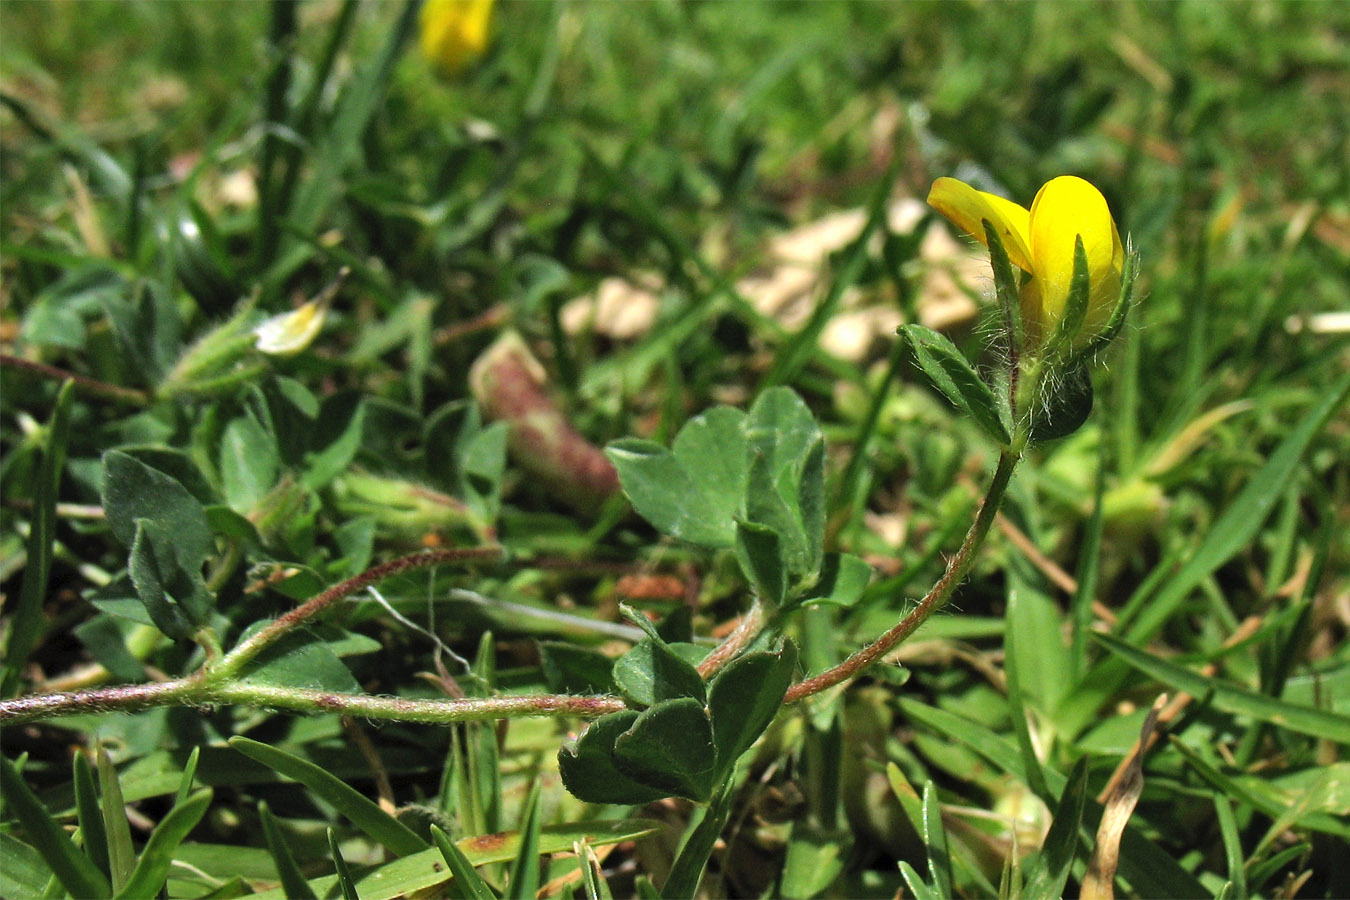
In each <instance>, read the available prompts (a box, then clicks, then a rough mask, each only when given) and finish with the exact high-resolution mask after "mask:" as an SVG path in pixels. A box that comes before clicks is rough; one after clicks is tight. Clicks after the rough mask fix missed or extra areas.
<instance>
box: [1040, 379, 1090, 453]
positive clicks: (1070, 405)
mask: <svg viewBox="0 0 1350 900" xmlns="http://www.w3.org/2000/svg"><path fill="white" fill-rule="evenodd" d="M1091 412H1092V376H1091V373H1090V372H1089V371H1088V367H1087V362H1086V361H1082V362H1079V363H1078V365H1077V366H1075V367H1074V368H1072V369H1068V370H1063V371H1061V372H1058V373H1056V376H1055V378H1054V379H1053V381H1051V380H1046V381H1042V382H1041V389H1040V392H1039V396H1038V397H1037V401H1036V406H1035V408H1034V409H1033V410H1032V412H1031V432H1030V434H1031V441H1032V443H1042V442H1044V441H1053V440H1056V439H1058V438H1062V437H1067V436H1068V435H1071V434H1073V433H1074V432H1075V431H1077V430H1078V429H1079V428H1081V427H1082V425H1083V423H1084V422H1086V421H1087V417H1088V414H1089V413H1091Z"/></svg>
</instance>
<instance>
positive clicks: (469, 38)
mask: <svg viewBox="0 0 1350 900" xmlns="http://www.w3.org/2000/svg"><path fill="white" fill-rule="evenodd" d="M492 4H493V0H427V2H426V3H425V4H423V6H422V9H421V12H420V13H419V14H418V28H419V34H418V43H419V44H420V46H421V48H422V55H423V56H425V57H426V58H427V59H428V60H430V61H431V62H432V63H433V64H434V65H435V66H436V67H437V68H438V69H440V70H441V71H442V72H444V73H446V74H453V73H455V72H458V71H459V70H460V69H462V68H464V67H465V66H466V65H468V64H469V63H471V62H473V61H474V60H475V59H477V58H478V57H479V56H481V55H482V54H483V51H484V50H485V49H487V43H488V25H489V24H490V21H491V18H492Z"/></svg>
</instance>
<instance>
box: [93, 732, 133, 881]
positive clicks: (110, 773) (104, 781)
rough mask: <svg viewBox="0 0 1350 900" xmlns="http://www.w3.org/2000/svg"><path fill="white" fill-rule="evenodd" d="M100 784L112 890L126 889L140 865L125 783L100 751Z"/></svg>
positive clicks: (106, 753)
mask: <svg viewBox="0 0 1350 900" xmlns="http://www.w3.org/2000/svg"><path fill="white" fill-rule="evenodd" d="M98 782H99V788H100V790H101V793H102V794H103V827H104V833H105V834H107V836H108V865H109V867H110V868H111V871H112V889H113V890H114V891H120V890H122V886H123V885H125V884H126V883H127V879H128V878H130V877H131V870H132V869H133V868H135V866H136V848H135V847H134V846H133V845H132V843H131V823H130V822H128V821H127V807H126V802H125V801H124V800H123V799H122V782H121V781H120V780H119V779H118V777H117V770H116V769H114V768H113V764H112V760H111V759H109V758H108V752H107V751H106V750H102V749H100V750H99V751H98Z"/></svg>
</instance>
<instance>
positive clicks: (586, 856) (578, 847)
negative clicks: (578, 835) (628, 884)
mask: <svg viewBox="0 0 1350 900" xmlns="http://www.w3.org/2000/svg"><path fill="white" fill-rule="evenodd" d="M573 852H574V853H576V855H577V860H578V861H579V862H580V863H581V882H582V887H583V888H584V889H585V891H586V900H614V892H613V891H611V890H610V889H609V882H608V881H606V880H605V873H604V872H602V871H601V870H600V860H599V858H598V857H596V855H595V848H594V847H592V846H591V845H590V843H589V842H588V841H578V842H577V843H576V844H574V845H573Z"/></svg>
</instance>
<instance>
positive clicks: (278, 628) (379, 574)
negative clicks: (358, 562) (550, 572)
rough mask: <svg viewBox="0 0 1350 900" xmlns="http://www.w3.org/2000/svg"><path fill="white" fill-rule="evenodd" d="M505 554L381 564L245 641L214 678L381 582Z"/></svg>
mask: <svg viewBox="0 0 1350 900" xmlns="http://www.w3.org/2000/svg"><path fill="white" fill-rule="evenodd" d="M504 555H505V554H504V552H503V550H502V548H501V547H449V548H446V549H444V550H428V551H424V552H422V553H413V554H410V555H408V556H401V557H399V558H398V559H392V560H390V561H389V562H386V563H381V564H380V565H378V566H372V567H371V568H369V569H366V571H364V572H362V573H361V574H360V575H357V576H355V577H354V578H348V579H347V580H346V581H343V582H341V583H339V584H335V585H333V586H332V587H330V588H329V589H328V590H326V591H324V592H323V593H320V594H316V595H315V596H314V597H312V598H310V599H309V600H307V601H305V602H304V603H303V604H301V605H300V606H297V607H296V608H295V609H293V610H291V611H290V612H288V613H286V614H285V615H283V616H281V617H280V618H278V619H276V620H275V621H273V622H272V623H271V624H269V625H267V626H266V627H265V628H263V629H262V630H260V631H258V632H257V633H256V634H254V635H253V636H252V637H250V638H248V639H247V640H245V641H242V642H241V643H240V644H239V645H238V646H236V647H235V648H234V649H233V650H231V651H230V652H229V653H228V654H227V655H226V656H225V658H224V659H223V660H221V662H220V665H219V666H215V667H213V671H212V673H211V674H212V677H218V676H221V675H228V674H233V673H234V672H237V671H238V670H239V667H240V666H242V665H244V664H245V663H247V662H248V661H249V660H251V659H252V658H253V657H255V656H257V655H258V653H260V652H261V651H262V649H263V648H264V647H266V646H267V645H268V644H270V643H272V641H274V640H276V639H277V638H279V637H281V636H282V635H283V634H285V633H286V632H288V631H290V630H291V629H292V628H295V627H296V626H297V625H299V624H301V623H303V622H306V621H308V620H309V619H312V618H314V617H315V616H317V615H318V614H319V613H321V612H323V611H324V610H325V609H327V608H328V607H330V606H332V605H333V604H334V603H336V602H337V601H339V600H341V599H343V598H344V597H350V596H351V595H352V594H355V593H356V592H357V591H360V590H363V589H365V588H366V587H368V586H370V585H372V584H374V583H375V582H377V581H381V580H383V579H385V578H389V577H391V576H393V575H398V574H401V573H403V572H408V571H412V570H414V569H426V568H430V567H432V566H439V565H441V564H443V563H471V562H495V561H498V560H501V559H502V558H503V557H504Z"/></svg>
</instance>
